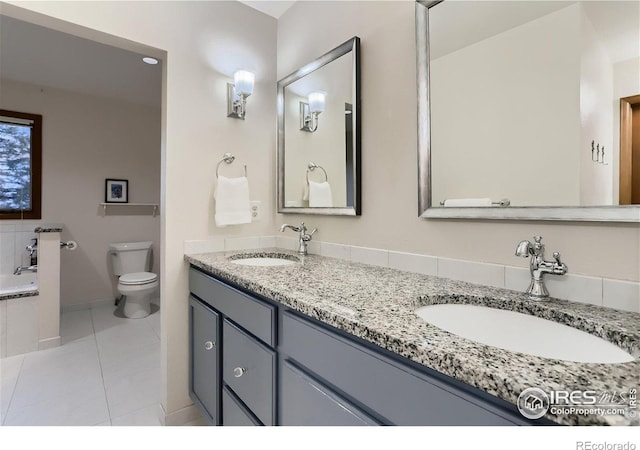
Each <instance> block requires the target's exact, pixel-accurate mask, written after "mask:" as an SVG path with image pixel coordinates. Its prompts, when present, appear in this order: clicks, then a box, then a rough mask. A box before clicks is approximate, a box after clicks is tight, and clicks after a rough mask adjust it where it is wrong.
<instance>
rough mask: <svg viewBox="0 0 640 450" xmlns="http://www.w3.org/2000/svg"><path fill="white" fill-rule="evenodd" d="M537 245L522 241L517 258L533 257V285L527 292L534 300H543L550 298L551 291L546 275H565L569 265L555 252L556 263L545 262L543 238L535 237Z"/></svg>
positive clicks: (530, 266)
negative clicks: (545, 282) (546, 284)
mask: <svg viewBox="0 0 640 450" xmlns="http://www.w3.org/2000/svg"><path fill="white" fill-rule="evenodd" d="M533 239H534V241H535V243H534V244H532V243H531V242H529V241H520V243H519V244H518V247H517V248H516V256H521V257H523V258H527V257H529V256H531V262H530V264H529V271H530V272H531V283H529V287H528V288H527V290H526V293H527V294H529V297H530V298H531V299H534V300H541V299H545V298H547V297H549V291H548V290H547V287H546V286H545V285H544V275H545V274H547V273H550V274H553V275H564V274H565V273H567V270H568V268H567V265H566V264H565V263H563V262H562V261H560V253H558V252H553V258H554V259H555V261H545V260H544V244H543V243H542V236H534V237H533Z"/></svg>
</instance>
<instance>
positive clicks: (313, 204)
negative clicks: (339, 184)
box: [309, 181, 333, 208]
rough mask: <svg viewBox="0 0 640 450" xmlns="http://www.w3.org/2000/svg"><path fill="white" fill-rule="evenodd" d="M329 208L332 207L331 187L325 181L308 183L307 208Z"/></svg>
mask: <svg viewBox="0 0 640 450" xmlns="http://www.w3.org/2000/svg"><path fill="white" fill-rule="evenodd" d="M323 207H324V208H331V207H333V197H332V195H331V186H329V183H327V182H326V181H323V182H322V183H316V182H315V181H309V208H323Z"/></svg>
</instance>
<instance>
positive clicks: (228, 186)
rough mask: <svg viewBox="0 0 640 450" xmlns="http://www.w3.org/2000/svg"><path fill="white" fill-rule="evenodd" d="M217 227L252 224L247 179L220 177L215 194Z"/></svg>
mask: <svg viewBox="0 0 640 450" xmlns="http://www.w3.org/2000/svg"><path fill="white" fill-rule="evenodd" d="M215 199H216V225H217V226H219V227H224V226H227V225H237V224H241V223H249V222H251V205H250V204H249V180H247V177H239V178H226V177H223V176H219V177H218V184H217V186H216V192H215Z"/></svg>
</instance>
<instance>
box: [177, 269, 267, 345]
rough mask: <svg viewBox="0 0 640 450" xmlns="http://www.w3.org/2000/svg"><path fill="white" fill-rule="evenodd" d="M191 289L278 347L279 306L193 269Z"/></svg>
mask: <svg viewBox="0 0 640 450" xmlns="http://www.w3.org/2000/svg"><path fill="white" fill-rule="evenodd" d="M189 289H190V290H191V292H192V293H193V294H194V295H196V296H197V297H199V298H200V299H202V300H204V301H205V302H207V303H208V304H209V305H211V306H212V307H213V308H215V309H216V310H218V311H219V312H221V313H222V314H223V315H225V316H227V317H229V318H230V319H231V320H233V321H234V322H236V323H237V324H239V325H240V326H241V327H243V328H244V329H246V330H247V331H249V332H250V333H252V334H253V335H255V336H256V337H258V338H259V339H262V340H263V341H264V342H266V343H267V344H269V345H270V346H272V347H273V346H275V316H276V314H275V307H273V306H271V305H268V304H267V303H265V302H262V301H260V300H258V299H255V298H252V297H250V296H248V295H246V294H244V293H242V292H240V291H238V290H236V289H234V288H232V287H230V286H227V285H225V284H223V283H221V282H220V281H218V280H216V279H215V278H213V277H210V276H208V275H205V274H204V273H202V272H200V271H198V270H196V269H193V268H191V269H190V270H189Z"/></svg>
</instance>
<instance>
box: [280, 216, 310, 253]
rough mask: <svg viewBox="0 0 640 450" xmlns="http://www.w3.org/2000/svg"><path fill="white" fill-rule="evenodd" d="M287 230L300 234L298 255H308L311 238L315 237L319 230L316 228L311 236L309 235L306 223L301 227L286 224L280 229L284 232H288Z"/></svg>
mask: <svg viewBox="0 0 640 450" xmlns="http://www.w3.org/2000/svg"><path fill="white" fill-rule="evenodd" d="M287 228H289V229H291V230H293V231H295V232H296V233H300V234H299V235H298V254H300V255H306V254H307V243H308V242H309V241H310V240H311V237H312V236H313V234H314V233H315V232H316V231H318V229H317V228H314V229H313V231H312V232H311V234H307V227H306V226H305V225H304V222H302V223H301V224H300V226H299V227H296V226H293V225H289V224H286V223H285V224H284V225H282V226H281V227H280V231H281V232H284V230H286V229H287Z"/></svg>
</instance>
